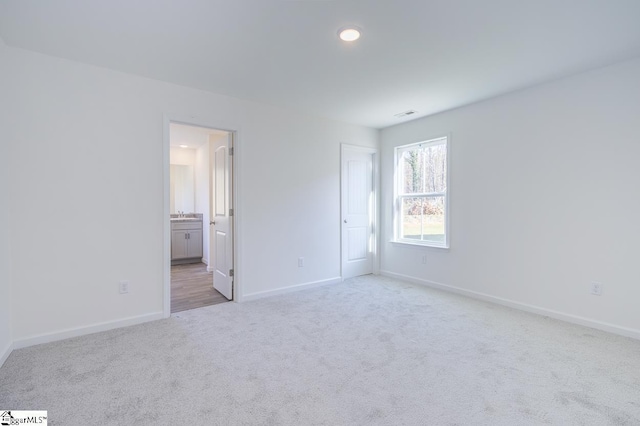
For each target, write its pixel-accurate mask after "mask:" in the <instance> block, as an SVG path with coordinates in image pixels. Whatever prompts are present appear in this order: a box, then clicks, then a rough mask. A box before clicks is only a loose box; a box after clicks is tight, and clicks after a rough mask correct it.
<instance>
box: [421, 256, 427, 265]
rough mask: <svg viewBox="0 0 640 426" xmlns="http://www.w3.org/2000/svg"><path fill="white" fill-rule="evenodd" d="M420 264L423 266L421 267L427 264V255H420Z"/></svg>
mask: <svg viewBox="0 0 640 426" xmlns="http://www.w3.org/2000/svg"><path fill="white" fill-rule="evenodd" d="M422 264H423V265H426V264H427V255H426V254H423V255H422Z"/></svg>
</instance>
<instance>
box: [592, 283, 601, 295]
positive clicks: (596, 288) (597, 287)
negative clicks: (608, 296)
mask: <svg viewBox="0 0 640 426" xmlns="http://www.w3.org/2000/svg"><path fill="white" fill-rule="evenodd" d="M591 294H593V295H594V296H602V284H600V283H591Z"/></svg>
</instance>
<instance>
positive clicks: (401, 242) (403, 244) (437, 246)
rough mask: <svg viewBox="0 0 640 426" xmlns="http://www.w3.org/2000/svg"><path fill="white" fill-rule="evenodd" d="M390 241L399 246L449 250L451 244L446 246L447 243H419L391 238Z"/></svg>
mask: <svg viewBox="0 0 640 426" xmlns="http://www.w3.org/2000/svg"><path fill="white" fill-rule="evenodd" d="M389 242H390V243H391V244H393V245H397V246H408V247H424V248H429V249H439V250H445V251H449V246H445V245H437V244H429V243H418V242H409V241H397V240H391V241H389Z"/></svg>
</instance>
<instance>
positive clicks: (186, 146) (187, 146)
mask: <svg viewBox="0 0 640 426" xmlns="http://www.w3.org/2000/svg"><path fill="white" fill-rule="evenodd" d="M180 148H189V145H180Z"/></svg>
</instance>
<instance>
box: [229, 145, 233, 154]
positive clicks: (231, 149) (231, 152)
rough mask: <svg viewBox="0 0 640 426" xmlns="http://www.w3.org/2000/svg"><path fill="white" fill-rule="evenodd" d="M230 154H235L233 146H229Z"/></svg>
mask: <svg viewBox="0 0 640 426" xmlns="http://www.w3.org/2000/svg"><path fill="white" fill-rule="evenodd" d="M229 155H233V147H231V148H229Z"/></svg>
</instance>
